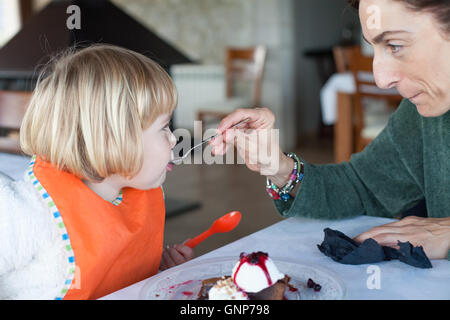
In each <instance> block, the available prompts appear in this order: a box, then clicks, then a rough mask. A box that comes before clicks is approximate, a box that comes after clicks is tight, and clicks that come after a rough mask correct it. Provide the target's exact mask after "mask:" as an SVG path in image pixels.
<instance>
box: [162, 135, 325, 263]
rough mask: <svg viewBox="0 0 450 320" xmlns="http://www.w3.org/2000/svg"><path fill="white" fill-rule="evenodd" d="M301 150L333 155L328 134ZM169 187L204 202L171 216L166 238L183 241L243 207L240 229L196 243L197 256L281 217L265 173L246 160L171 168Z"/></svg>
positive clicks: (319, 156) (316, 159) (311, 155)
mask: <svg viewBox="0 0 450 320" xmlns="http://www.w3.org/2000/svg"><path fill="white" fill-rule="evenodd" d="M296 151H297V154H299V155H301V156H302V157H303V158H304V159H305V160H306V161H308V162H311V163H331V162H332V161H333V145H332V140H331V139H329V138H327V139H322V140H317V141H310V142H306V143H303V145H302V147H301V148H299V149H298V150H296ZM164 190H165V193H166V194H167V195H169V196H170V197H172V198H183V199H195V200H199V201H200V202H201V204H202V206H201V208H199V209H197V210H193V211H189V212H187V213H183V214H180V215H177V216H172V217H169V218H168V219H167V220H166V228H165V239H164V243H165V244H175V243H181V242H183V241H184V240H186V239H188V238H192V237H194V236H196V235H198V234H200V233H202V232H203V231H205V230H206V229H208V228H209V227H210V226H211V224H212V223H213V222H214V221H215V219H217V218H219V217H220V216H222V215H224V214H226V213H228V212H230V211H233V210H238V211H240V212H241V213H242V220H241V223H240V224H239V226H238V227H237V228H236V229H235V230H233V231H231V232H228V233H224V234H216V235H213V236H211V237H210V238H208V239H207V240H206V241H204V242H203V243H201V244H200V245H198V246H197V247H196V248H195V254H196V256H199V255H202V254H204V253H206V252H209V251H211V250H214V249H216V248H218V247H221V246H224V245H225V244H227V243H230V242H232V241H235V240H237V239H239V238H241V237H244V236H246V235H248V234H251V233H253V232H255V231H258V230H260V229H263V228H265V227H267V226H270V225H272V224H274V223H276V222H278V221H281V220H282V218H281V217H280V216H279V214H278V213H277V211H276V210H275V207H274V206H273V204H272V201H271V200H270V198H269V197H268V196H267V195H266V191H265V178H264V177H263V176H260V175H259V174H257V173H254V172H251V171H250V170H248V169H247V168H246V166H245V165H218V164H216V165H205V164H203V165H179V166H176V167H175V168H174V170H173V171H172V172H170V173H169V174H168V176H167V180H166V183H165V185H164Z"/></svg>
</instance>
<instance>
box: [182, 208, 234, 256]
mask: <svg viewBox="0 0 450 320" xmlns="http://www.w3.org/2000/svg"><path fill="white" fill-rule="evenodd" d="M241 216H242V215H241V213H240V212H239V211H231V212H229V213H227V214H226V215H224V216H222V217H220V218H219V219H217V220H216V221H214V223H213V224H212V226H211V227H210V228H209V229H208V230H206V231H205V232H203V233H202V234H200V235H198V236H196V237H195V238H193V239H190V240H188V241H187V242H186V243H185V245H186V246H188V247H191V248H194V247H196V246H197V245H198V244H199V243H200V242H202V241H204V240H205V239H206V238H208V237H210V236H212V235H213V234H215V233H221V232H228V231H231V230H233V229H234V228H236V227H237V225H238V224H239V222H240V221H241Z"/></svg>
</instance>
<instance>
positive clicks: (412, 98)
mask: <svg viewBox="0 0 450 320" xmlns="http://www.w3.org/2000/svg"><path fill="white" fill-rule="evenodd" d="M421 94H422V92H419V93H418V94H416V95H414V96H412V97H410V98H408V100H409V101H411V102H412V103H414V102H415V101H414V100H417V98H418V97H419V96H420V95H421Z"/></svg>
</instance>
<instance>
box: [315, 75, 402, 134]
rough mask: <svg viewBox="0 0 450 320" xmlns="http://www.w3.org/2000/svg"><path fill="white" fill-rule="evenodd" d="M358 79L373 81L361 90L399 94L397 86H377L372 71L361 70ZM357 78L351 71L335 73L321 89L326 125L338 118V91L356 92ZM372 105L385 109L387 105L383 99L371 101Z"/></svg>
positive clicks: (361, 87) (321, 101) (323, 117)
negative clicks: (385, 87) (388, 87)
mask: <svg viewBox="0 0 450 320" xmlns="http://www.w3.org/2000/svg"><path fill="white" fill-rule="evenodd" d="M358 79H360V80H361V81H367V82H369V83H372V82H373V85H361V86H360V90H361V91H363V92H367V93H374V94H380V93H383V94H392V95H398V91H397V89H395V88H391V89H380V88H378V87H376V86H375V82H374V81H375V80H374V77H373V75H372V74H371V73H367V72H360V73H358ZM355 90H356V88H355V80H354V78H353V75H352V74H351V73H350V72H344V73H335V74H333V75H332V76H331V77H330V78H329V79H328V80H327V82H326V83H325V85H324V86H323V87H322V88H321V89H320V104H321V108H322V121H323V123H324V124H326V125H332V124H334V123H335V122H336V118H337V93H338V92H342V93H350V94H351V93H355ZM370 103H371V105H372V106H373V105H376V108H381V109H384V108H385V107H386V106H385V105H386V104H385V102H383V101H376V100H372V101H370Z"/></svg>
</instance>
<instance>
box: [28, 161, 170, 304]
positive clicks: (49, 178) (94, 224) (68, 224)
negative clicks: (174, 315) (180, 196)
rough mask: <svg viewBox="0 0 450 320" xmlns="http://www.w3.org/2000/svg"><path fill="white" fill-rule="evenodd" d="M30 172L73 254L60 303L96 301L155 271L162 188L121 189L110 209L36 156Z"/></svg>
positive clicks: (161, 225)
mask: <svg viewBox="0 0 450 320" xmlns="http://www.w3.org/2000/svg"><path fill="white" fill-rule="evenodd" d="M33 171H34V172H33V173H34V175H35V177H36V178H37V180H38V181H39V183H40V184H41V185H42V187H43V188H44V189H45V190H44V191H46V192H47V193H48V195H49V197H51V200H53V202H54V204H55V205H56V207H57V210H58V212H59V214H60V215H61V217H60V218H61V219H62V221H63V223H64V226H65V229H66V230H67V235H65V236H68V239H70V245H71V249H72V250H73V254H74V256H73V257H71V258H74V261H73V262H74V264H75V266H76V275H75V277H74V278H73V280H72V282H70V281H69V283H70V288H69V289H68V291H67V292H66V293H65V295H64V299H96V298H99V297H102V296H104V295H107V294H109V293H111V292H114V291H117V290H119V289H121V288H124V287H126V286H128V285H131V284H133V283H135V282H138V281H140V280H143V279H145V278H148V277H150V276H152V275H154V274H156V273H157V272H158V268H159V264H160V260H161V254H162V247H163V236H164V218H165V208H164V197H163V191H162V188H156V189H151V190H137V189H132V188H124V189H123V200H122V202H120V203H119V204H118V205H114V204H112V203H111V202H108V201H106V200H104V199H103V198H101V197H100V196H99V195H97V194H96V193H95V192H94V191H92V190H91V189H89V188H88V187H87V186H86V185H85V184H84V183H83V182H82V181H81V180H80V179H79V178H77V177H75V176H74V175H72V174H70V173H67V172H64V171H60V170H57V169H56V168H55V167H53V166H52V165H51V164H50V163H48V162H44V161H42V160H40V159H39V158H38V157H36V160H35V163H34V166H33ZM30 174H31V173H30Z"/></svg>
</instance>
